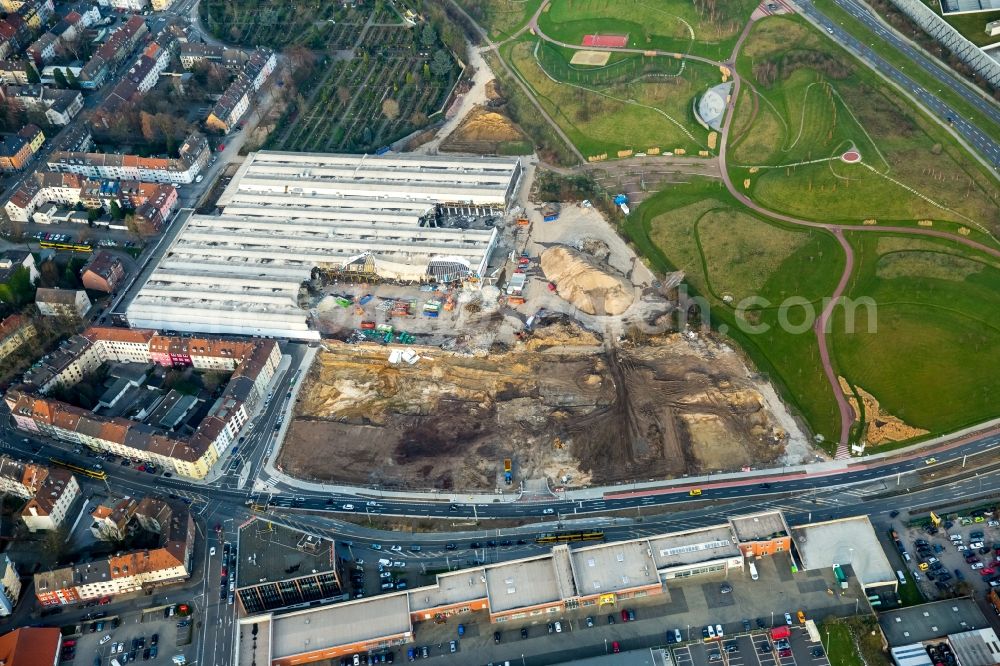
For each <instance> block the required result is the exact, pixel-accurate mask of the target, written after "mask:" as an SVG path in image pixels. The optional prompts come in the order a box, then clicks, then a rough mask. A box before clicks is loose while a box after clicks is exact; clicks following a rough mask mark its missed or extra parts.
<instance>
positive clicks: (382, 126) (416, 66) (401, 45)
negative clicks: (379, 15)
mask: <svg viewBox="0 0 1000 666" xmlns="http://www.w3.org/2000/svg"><path fill="white" fill-rule="evenodd" d="M418 40H419V31H418V30H414V29H411V28H408V27H405V26H384V25H374V26H369V27H368V28H367V29H366V33H365V36H364V39H363V42H362V44H361V46H360V48H358V49H357V50H356V54H355V57H353V58H351V59H348V60H337V61H333V62H332V63H331V65H330V66H329V67H328V68H327V69H326V70H324V71H323V72H322V73H321V74H320V75H319V77H318V81H317V82H316V84H315V85H314V86H312V87H311V88H310V87H307V86H304V87H303V91H302V93H301V94H300V95H299V97H298V99H297V100H295V101H294V102H293V103H292V104H290V105H289V108H288V109H287V110H286V112H285V115H284V116H283V117H282V119H281V120H280V121H279V122H278V125H277V127H276V128H275V130H274V131H273V132H272V133H271V135H270V137H269V138H268V142H267V145H266V147H267V148H268V149H272V150H290V151H311V152H345V151H346V152H360V151H368V150H373V149H377V148H379V147H381V146H384V145H386V144H388V143H391V142H392V141H394V140H396V139H398V138H401V137H403V136H405V135H407V134H409V133H410V132H412V131H413V130H415V129H418V128H419V127H421V126H423V125H425V124H426V123H427V122H428V116H430V115H432V114H433V113H435V112H436V111H438V110H439V109H440V108H441V106H442V105H443V104H444V101H445V99H446V97H447V96H448V93H449V91H450V90H451V88H452V87H453V85H454V83H455V77H456V76H457V74H458V68H457V67H456V66H454V65H453V66H452V67H451V70H450V71H449V72H448V73H446V74H439V73H435V72H433V71H432V70H431V68H430V66H429V65H428V64H427V60H428V58H425V57H423V56H421V55H420V54H419V52H418V47H417V42H418Z"/></svg>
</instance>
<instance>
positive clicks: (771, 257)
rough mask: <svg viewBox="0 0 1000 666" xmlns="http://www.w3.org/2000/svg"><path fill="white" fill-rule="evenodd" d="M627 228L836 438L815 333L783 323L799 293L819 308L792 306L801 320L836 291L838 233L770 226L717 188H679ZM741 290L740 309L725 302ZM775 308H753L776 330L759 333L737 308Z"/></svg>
mask: <svg viewBox="0 0 1000 666" xmlns="http://www.w3.org/2000/svg"><path fill="white" fill-rule="evenodd" d="M626 232H627V233H628V235H629V237H630V239H631V240H632V241H633V242H635V244H636V245H637V246H638V247H639V249H640V250H641V251H643V252H644V253H645V254H646V255H647V256H648V257H650V259H651V261H652V262H653V264H654V267H656V268H657V269H659V270H664V271H666V270H674V269H677V270H683V271H684V272H685V274H686V281H687V283H688V284H689V285H690V286H691V287H692V289H693V290H694V291H695V292H696V293H698V294H700V295H701V296H702V297H704V298H706V299H707V301H708V303H709V305H710V307H711V319H712V325H713V327H715V328H717V329H719V330H720V331H726V332H727V334H728V335H730V336H731V337H732V338H733V339H734V340H736V342H738V343H739V344H740V346H741V347H742V348H743V349H744V350H746V351H747V353H748V354H749V355H750V357H751V358H752V359H753V361H754V363H755V364H756V365H757V367H758V369H759V370H760V371H761V372H763V373H765V374H767V375H769V376H770V377H771V378H772V379H774V380H776V385H777V386H778V388H779V390H782V393H783V396H784V398H785V399H786V401H788V402H789V403H791V404H792V405H794V406H795V407H796V408H797V409H798V411H799V412H800V413H801V414H802V416H803V417H804V418H805V420H806V421H807V422H808V423H809V424H810V426H811V427H812V429H813V430H814V432H817V433H820V434H822V435H823V436H824V437H825V438H826V439H827V441H830V440H836V438H837V437H838V435H839V432H838V430H837V429H838V427H839V426H838V423H839V422H838V414H837V407H836V403H835V401H834V397H833V393H832V391H831V389H830V387H829V385H828V384H827V383H826V381H825V380H824V378H823V371H822V366H821V365H820V359H819V349H818V346H817V343H816V338H815V336H814V335H813V333H812V331H811V329H808V330H806V331H803V332H789V331H786V330H784V329H783V328H782V327H781V326H780V325H779V311H778V307H777V306H778V305H779V304H780V303H781V302H782V301H783V300H784V299H786V298H789V297H792V296H795V297H799V298H802V299H805V300H806V301H808V302H809V304H810V305H809V306H804V307H796V308H791V309H790V310H789V312H788V319H789V321H791V322H792V323H798V322H799V321H801V320H802V318H803V316H804V314H805V307H810V308H812V309H813V310H814V311H817V312H818V310H819V307H820V304H819V300H820V299H821V298H822V297H823V296H825V295H828V294H829V293H830V292H832V291H833V288H834V286H835V285H836V282H837V278H838V277H839V274H840V271H841V270H842V268H843V256H842V253H841V252H840V251H839V249H838V246H837V243H836V241H835V240H834V239H833V237H832V236H830V235H829V234H826V233H825V232H821V231H813V230H799V229H795V228H790V227H785V226H779V225H775V224H771V223H768V222H765V221H763V220H761V219H759V218H757V217H756V216H754V215H752V214H750V213H748V212H745V209H743V208H742V207H741V206H740V205H739V204H738V203H736V202H735V201H734V200H733V199H732V198H731V197H730V196H729V195H728V193H726V192H725V190H723V189H721V188H720V186H719V185H718V184H717V183H715V182H710V181H695V182H692V183H690V184H684V185H677V186H673V187H671V188H670V189H668V190H665V191H663V192H661V193H660V194H658V195H656V196H654V197H652V198H651V199H649V200H647V201H646V202H644V203H643V204H642V205H641V206H640V207H639V210H638V211H637V214H635V215H632V216H630V217H629V218H628V219H627V221H626ZM727 294H731V295H733V296H734V299H733V303H732V304H727V303H726V302H724V301H723V298H724V297H725V296H726V295H727ZM751 295H753V296H758V297H762V298H764V299H766V300H767V302H769V303H770V305H766V304H765V305H763V306H762V307H754V308H752V309H748V311H747V314H746V320H747V322H748V323H750V324H752V325H753V326H755V327H756V326H761V327H765V328H767V330H766V331H762V332H759V333H753V332H749V331H748V330H747V329H748V327H747V326H746V325H745V324H744V323H743V322H742V321H738V320H737V317H738V314H737V311H736V310H735V309H734V307H733V305H736V304H738V303H739V300H740V299H741V298H743V297H746V296H751Z"/></svg>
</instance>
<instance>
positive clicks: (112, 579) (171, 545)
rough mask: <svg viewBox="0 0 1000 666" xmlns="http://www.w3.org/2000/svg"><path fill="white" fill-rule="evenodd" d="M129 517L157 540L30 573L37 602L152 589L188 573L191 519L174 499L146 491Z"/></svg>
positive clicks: (63, 601) (50, 603) (59, 602)
mask: <svg viewBox="0 0 1000 666" xmlns="http://www.w3.org/2000/svg"><path fill="white" fill-rule="evenodd" d="M130 522H134V523H135V524H137V527H138V528H141V529H142V530H145V531H146V532H148V533H151V534H155V535H157V537H158V539H157V543H158V546H157V547H155V548H148V549H143V550H137V551H132V552H129V553H121V554H115V555H112V556H110V557H108V558H106V559H102V560H96V561H93V562H87V563H82V564H78V565H75V566H70V567H61V568H59V569H55V570H52V571H46V572H41V573H38V574H35V596H36V597H37V598H38V601H39V603H41V604H42V605H43V606H49V607H50V606H60V605H66V604H71V603H77V602H79V601H87V600H93V599H99V598H102V597H110V596H114V595H118V594H128V593H131V592H139V591H146V592H152V591H153V590H154V589H156V588H157V587H159V586H161V585H165V584H168V583H175V582H180V581H184V580H187V579H188V578H190V576H191V569H192V564H193V562H192V556H193V553H194V541H195V525H194V520H193V518H192V516H191V513H190V511H188V509H187V507H185V506H184V505H183V504H181V503H180V502H170V501H167V500H164V499H161V498H157V497H146V498H144V499H143V500H142V501H140V502H139V503H138V504H137V505H136V506H135V507H134V510H132V515H131V517H130Z"/></svg>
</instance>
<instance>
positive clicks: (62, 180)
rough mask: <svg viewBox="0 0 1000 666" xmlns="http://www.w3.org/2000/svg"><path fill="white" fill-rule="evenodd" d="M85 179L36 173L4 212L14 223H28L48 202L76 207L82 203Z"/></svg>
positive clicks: (23, 184) (50, 172) (59, 174)
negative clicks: (81, 192)
mask: <svg viewBox="0 0 1000 666" xmlns="http://www.w3.org/2000/svg"><path fill="white" fill-rule="evenodd" d="M82 183H83V179H82V178H80V176H77V175H76V174H72V173H57V172H53V171H36V172H35V173H34V174H32V178H31V179H28V180H25V181H24V182H23V183H22V184H21V187H19V188H18V189H17V191H15V192H14V194H12V195H11V197H10V199H8V200H7V203H6V204H4V211H6V213H7V216H8V217H9V218H10V219H11V220H13V221H14V222H27V221H28V220H30V219H31V216H32V214H33V213H34V212H35V210H36V209H37V208H38V207H39V206H40V205H42V204H44V203H46V202H49V201H51V202H55V203H60V204H63V205H66V206H75V205H76V203H77V202H78V201H80V188H81V185H82Z"/></svg>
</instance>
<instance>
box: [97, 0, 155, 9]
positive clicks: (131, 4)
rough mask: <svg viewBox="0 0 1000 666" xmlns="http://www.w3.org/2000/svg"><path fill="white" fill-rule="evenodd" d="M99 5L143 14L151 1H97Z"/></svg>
mask: <svg viewBox="0 0 1000 666" xmlns="http://www.w3.org/2000/svg"><path fill="white" fill-rule="evenodd" d="M97 4H99V5H101V6H102V7H112V8H114V9H120V10H121V11H126V12H141V11H143V10H144V9H147V8H148V7H149V0H97Z"/></svg>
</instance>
